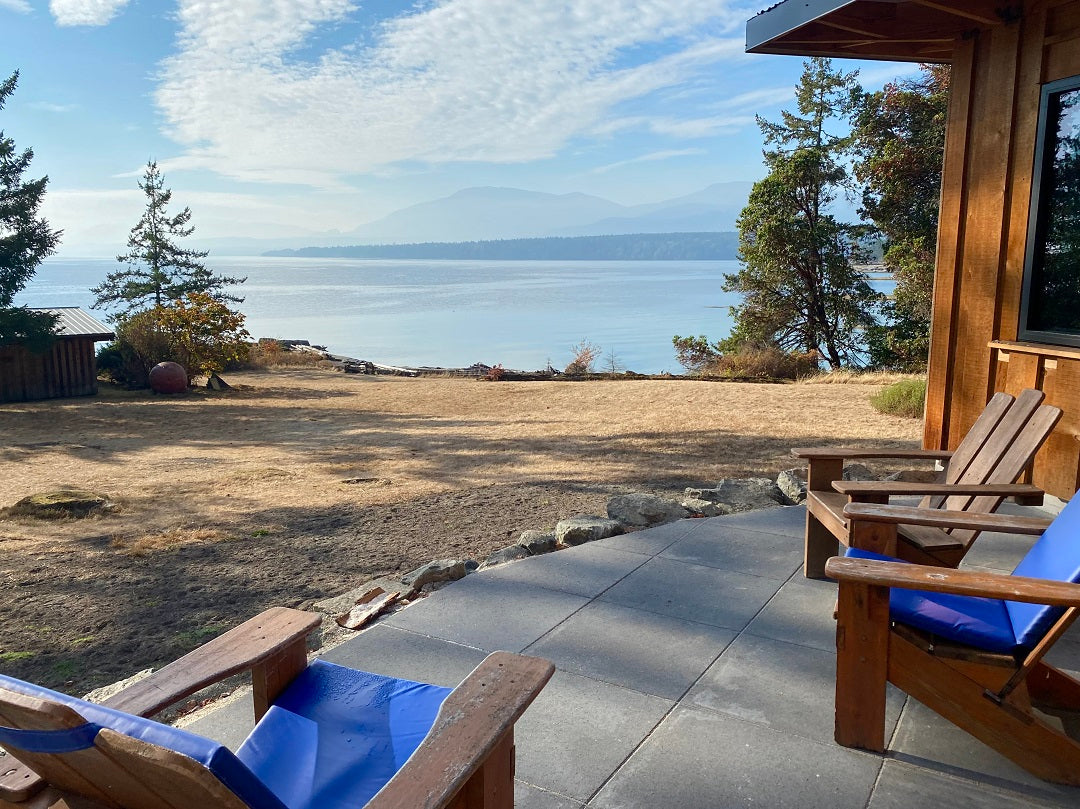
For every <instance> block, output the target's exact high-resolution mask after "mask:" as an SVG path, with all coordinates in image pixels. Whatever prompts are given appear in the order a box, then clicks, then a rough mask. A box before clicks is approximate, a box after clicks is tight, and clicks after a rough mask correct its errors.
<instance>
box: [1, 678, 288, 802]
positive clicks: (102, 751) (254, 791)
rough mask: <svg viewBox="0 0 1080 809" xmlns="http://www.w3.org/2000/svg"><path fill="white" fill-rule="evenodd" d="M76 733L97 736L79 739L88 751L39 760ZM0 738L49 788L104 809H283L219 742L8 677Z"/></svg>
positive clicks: (3, 682)
mask: <svg viewBox="0 0 1080 809" xmlns="http://www.w3.org/2000/svg"><path fill="white" fill-rule="evenodd" d="M5 728H6V729H13V730H16V731H51V732H53V733H54V736H53V737H51V738H46V737H44V735H43V734H40V733H39V734H38V735H37V736H34V737H20V736H19V735H17V734H12V733H9V732H3V730H2V729H5ZM71 729H80V730H87V731H91V732H86V733H83V734H81V735H82V736H83V741H82V743H83V744H85V745H87V746H85V747H83V748H82V749H73V748H72V747H71V746H70V745H68V744H66V743H65V745H63V746H64V747H65V749H66V750H67V752H34V750H35V749H36V750H39V751H40V750H48V749H50V747H53V743H54V742H55V740H56V739H55V735H62V736H63V737H64V739H65V740H66V739H67V738H68V737H71V736H72V735H73V734H70V733H67V732H66V731H70V730H71ZM95 729H96V731H97V732H96V733H93V732H92V731H94V730H95ZM0 732H3V733H4V746H5V747H7V748H9V749H10V750H11V752H12V754H13V755H14V756H15V757H16V758H18V759H19V760H20V761H22V762H23V763H24V764H26V765H27V766H28V767H29V768H30V769H32V770H33V771H34V772H36V773H37V774H38V775H40V776H41V777H42V778H44V779H45V781H47V782H48V783H49V784H51V785H52V786H54V787H56V788H57V789H59V790H61V791H63V792H66V793H72V794H75V795H81V796H83V797H85V798H90V799H92V800H94V801H97V802H98V803H100V804H101V805H103V806H108V807H122V809H191V807H207V809H247V807H248V806H249V804H248V803H247V802H246V801H252V803H251V804H250V805H251V806H266V807H275V808H276V809H284V806H283V805H282V804H281V802H280V801H279V800H278V799H277V798H276V797H275V796H274V795H273V793H271V792H270V791H269V790H268V789H267V788H266V786H265V785H264V784H262V783H261V782H260V781H259V780H258V778H256V777H255V776H254V775H253V774H252V773H251V772H250V771H249V770H247V768H246V767H244V765H243V764H242V763H241V762H240V761H239V760H238V759H236V757H235V756H233V755H232V753H230V752H229V751H228V750H225V749H224V748H222V747H221V745H219V744H217V743H215V742H211V741H210V740H208V739H202V738H200V737H198V736H194V735H193V734H190V733H187V732H185V731H182V730H178V729H176V728H171V727H168V726H166V725H161V724H159V723H157V722H153V721H152V720H149V719H144V718H142V717H138V716H132V715H130V714H125V713H123V712H121V711H116V710H113V709H110V708H106V707H105V706H102V705H95V704H92V703H88V702H85V701H84V700H79V699H76V698H74V697H68V696H66V695H64V694H58V693H56V692H53V691H49V690H48V689H45V688H41V687H39V686H34V685H31V684H29V683H24V682H21V681H19V680H14V679H12V678H10V677H4V676H2V675H0ZM56 732H59V733H56ZM20 742H22V743H23V744H24V745H25V746H20V744H19V743H20ZM166 745H167V746H166ZM28 748H29V749H28ZM170 748H172V749H170ZM54 749H55V748H54ZM241 794H243V795H245V796H246V797H245V798H244V799H242V798H240V797H239V795H241ZM0 803H2V801H0ZM5 805H6V804H5Z"/></svg>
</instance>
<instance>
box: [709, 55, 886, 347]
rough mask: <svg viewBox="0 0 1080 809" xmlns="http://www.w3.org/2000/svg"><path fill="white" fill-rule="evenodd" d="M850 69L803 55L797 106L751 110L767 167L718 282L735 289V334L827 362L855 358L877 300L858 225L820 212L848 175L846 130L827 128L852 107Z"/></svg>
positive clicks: (741, 219) (741, 218)
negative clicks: (733, 262) (727, 270)
mask: <svg viewBox="0 0 1080 809" xmlns="http://www.w3.org/2000/svg"><path fill="white" fill-rule="evenodd" d="M856 75H857V74H856V73H846V74H845V73H842V72H839V71H834V70H833V69H832V64H831V62H830V61H829V60H828V59H822V58H814V59H810V60H808V61H807V62H806V63H805V65H804V68H803V74H802V78H801V80H800V82H799V85H798V86H797V87H796V102H797V105H798V112H799V114H798V115H796V114H794V113H791V112H787V111H784V112H782V113H781V115H782V120H781V122H780V123H773V122H770V121H766V120H764V119H762V118H760V117H759V118H758V126H759V128H760V129H761V132H762V134H763V135H764V138H765V144H766V149H765V150H764V152H763V153H764V156H765V163H766V165H767V166H768V169H769V173H768V175H767V176H766V177H765V179H764V180H761V181H760V182H758V183H756V184H755V185H754V188H753V190H752V191H751V192H750V199H749V201H748V203H747V206H746V207H745V208H744V209H743V211H742V213H741V214H740V216H739V222H738V227H739V258H740V260H741V261H742V264H743V266H742V268H741V269H740V270H739V272H738V273H735V274H731V275H727V276H725V282H724V289H725V290H726V291H728V292H739V293H741V294H742V296H743V303H742V304H741V305H740V306H738V307H734V308H733V309H732V314H733V316H734V318H735V330H734V333H735V335H737V336H738V338H739V339H740V340H748V341H751V342H759V343H764V344H772V345H777V346H779V347H781V348H784V349H787V350H797V351H804V352H816V353H818V354H819V355H820V356H821V357H822V358H823V359H824V360H825V361H826V362H828V363H829V366H830V367H832V368H839V367H841V366H842V365H859V364H862V362H863V361H864V352H865V330H866V329H867V328H869V327H871V326H872V325H873V324H874V322H875V321H874V313H875V312H876V311H877V309H878V308H879V306H880V304H881V296H880V295H879V294H878V293H876V292H875V291H874V290H873V289H872V288H871V287H870V285H869V284H868V283H867V282H866V280H865V278H864V277H863V275H862V274H861V273H860V272H859V271H858V270H856V269H855V267H854V266H853V265H854V264H855V263H857V262H860V261H865V260H866V255H865V250H864V248H863V247H862V246H861V244H860V238H859V237H860V234H861V229H860V227H858V226H855V225H849V224H845V223H842V222H839V221H837V219H836V218H835V217H834V216H833V215H832V214H830V213H828V210H829V205H830V203H832V202H833V201H834V200H835V199H836V197H837V194H838V193H840V191H841V190H842V189H843V188H844V187H845V186H847V185H848V184H849V182H850V181H849V177H848V172H847V169H846V168H845V163H844V158H845V156H846V155H847V153H848V152H849V150H850V148H851V136H850V135H849V134H844V135H836V134H832V133H830V132H829V128H830V126H833V125H839V122H841V121H843V120H844V119H845V118H846V117H847V116H849V115H850V114H851V110H852V105H853V103H854V99H855V98H856V96H855V93H856V92H857V89H858V84H857V83H856ZM769 147H771V148H769ZM724 345H725V348H730V347H731V346H730V345H729V343H728V342H727V341H726V342H725V344H724Z"/></svg>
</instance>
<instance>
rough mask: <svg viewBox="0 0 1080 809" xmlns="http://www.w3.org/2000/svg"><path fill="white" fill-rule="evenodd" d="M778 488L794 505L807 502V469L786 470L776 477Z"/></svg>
mask: <svg viewBox="0 0 1080 809" xmlns="http://www.w3.org/2000/svg"><path fill="white" fill-rule="evenodd" d="M776 486H777V488H778V489H780V491H782V492H783V493H784V497H786V498H787V499H788V500H790V501H791V502H792V503H802V502H803V501H804V500H806V468H805V467H795V468H794V469H785V470H784V471H783V472H781V473H780V474H779V475H777V476H776Z"/></svg>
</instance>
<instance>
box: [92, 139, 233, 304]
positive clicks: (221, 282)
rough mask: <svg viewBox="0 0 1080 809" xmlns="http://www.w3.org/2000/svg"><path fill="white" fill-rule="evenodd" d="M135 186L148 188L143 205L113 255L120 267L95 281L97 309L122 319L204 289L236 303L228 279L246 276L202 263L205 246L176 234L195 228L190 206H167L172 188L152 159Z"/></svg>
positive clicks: (216, 297) (142, 188) (94, 290)
mask: <svg viewBox="0 0 1080 809" xmlns="http://www.w3.org/2000/svg"><path fill="white" fill-rule="evenodd" d="M139 188H140V189H141V190H142V192H143V193H144V194H146V210H145V211H143V215H142V217H141V218H140V219H139V221H138V223H137V224H136V225H135V227H133V228H132V229H131V235H129V236H128V242H127V244H128V251H127V252H126V253H124V254H122V255H119V256H117V257H116V260H117V261H119V262H120V263H121V264H124V265H125V266H124V268H123V269H120V270H116V271H115V272H111V273H109V274H108V275H107V276H106V278H105V280H104V281H103V282H102V283H101V284H99V285H98V286H96V287H94V288H93V289H92V290H90V291H91V292H93V293H94V294H95V295H96V296H97V299H96V300H95V301H94V304H93V308H95V309H113V310H117V311H115V312H114V313H113V315H112V317H113V319H122V318H123V317H125V316H127V315H130V314H133V313H134V312H137V311H140V310H142V309H146V308H147V307H149V306H163V305H167V304H168V303H169V302H171V301H175V300H179V299H181V298H183V297H184V296H185V295H187V294H188V293H189V292H205V293H207V294H208V295H210V296H211V297H212V298H213V299H214V300H217V301H221V302H225V301H229V302H232V303H240V302H241V301H242V300H243V298H238V297H236V296H235V295H230V294H228V293H226V292H225V291H224V287H225V286H227V285H229V284H242V283H243V282H244V281H245V280H247V279H245V278H232V277H229V276H223V275H214V274H213V273H211V272H210V270H208V269H207V268H206V265H204V264H203V263H202V259H204V258H206V256H207V255H208V252H207V251H205V250H187V249H184V248H182V247H180V245H179V244H177V240H178V239H181V238H184V237H186V236H190V235H191V234H192V232H194V230H195V228H194V227H193V226H192V225H190V224H188V223H189V222H190V221H191V210H190V209H189V208H184V210H182V211H181V212H180V213H178V214H176V215H175V216H170V215H169V212H168V207H169V203H170V202H171V201H172V191H171V190H169V189H168V188H166V187H165V180H164V178H163V177H162V176H161V173H160V172H159V171H158V167H157V163H156V162H155V161H153V160H151V161H150V162H148V163H147V164H146V172H145V173H144V175H143V179H142V181H141V182H140V183H139Z"/></svg>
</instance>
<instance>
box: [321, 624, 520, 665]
mask: <svg viewBox="0 0 1080 809" xmlns="http://www.w3.org/2000/svg"><path fill="white" fill-rule="evenodd" d="M377 626H384V624H382V623H381V622H379V621H377V622H375V623H374V624H372V625H371V626H369V627H367V629H374V628H375V627H377ZM385 626H386V628H387V629H392V630H394V631H395V632H406V633H408V634H410V635H416V636H417V637H420V638H427V639H428V640H436V641H438V642H439V643H447V644H450V645H451V646H460V647H461V648H462V649H470V650H472V651H474V652H479V653H480V654H482V655H489V654H491V652H489V651H488V650H487V649H481V648H480V647H479V646H470V645H469V644H467V643H462V642H461V641H459V640H449V639H447V638H440V637H439V636H438V635H428V634H427V633H425V632H418V631H416V630H415V629H409V628H407V627H404V626H397V625H392V624H385ZM365 631H366V630H365ZM362 635H363V633H362V632H361V633H360V634H359V635H357V636H356V637H362ZM506 651H509V650H506ZM316 656H317V657H318V655H316Z"/></svg>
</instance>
